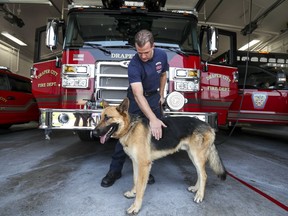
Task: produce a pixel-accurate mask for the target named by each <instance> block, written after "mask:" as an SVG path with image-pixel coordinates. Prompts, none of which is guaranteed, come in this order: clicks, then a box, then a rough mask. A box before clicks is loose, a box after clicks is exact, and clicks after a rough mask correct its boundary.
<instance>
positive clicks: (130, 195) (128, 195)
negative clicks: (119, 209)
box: [124, 190, 136, 199]
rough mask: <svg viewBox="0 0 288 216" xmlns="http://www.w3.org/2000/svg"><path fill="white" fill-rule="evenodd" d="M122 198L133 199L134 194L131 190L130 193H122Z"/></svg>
mask: <svg viewBox="0 0 288 216" xmlns="http://www.w3.org/2000/svg"><path fill="white" fill-rule="evenodd" d="M124 196H125V197H126V198H128V199H131V198H134V197H135V196H136V193H135V192H134V191H133V190H132V191H127V192H126V193H124Z"/></svg>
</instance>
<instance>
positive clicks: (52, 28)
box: [46, 19, 59, 50]
mask: <svg viewBox="0 0 288 216" xmlns="http://www.w3.org/2000/svg"><path fill="white" fill-rule="evenodd" d="M58 24H59V21H58V20H55V19H53V20H51V21H49V22H48V23H47V27H46V46H47V47H48V48H49V49H50V50H52V49H56V48H57V40H58V26H59V25H58Z"/></svg>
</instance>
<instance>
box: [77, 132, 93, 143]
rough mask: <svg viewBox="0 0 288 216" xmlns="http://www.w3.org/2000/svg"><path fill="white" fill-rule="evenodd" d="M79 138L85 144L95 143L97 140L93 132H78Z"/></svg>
mask: <svg viewBox="0 0 288 216" xmlns="http://www.w3.org/2000/svg"><path fill="white" fill-rule="evenodd" d="M77 134H78V137H79V138H80V140H81V141H83V142H92V141H95V138H93V137H92V136H91V131H87V130H83V131H77Z"/></svg>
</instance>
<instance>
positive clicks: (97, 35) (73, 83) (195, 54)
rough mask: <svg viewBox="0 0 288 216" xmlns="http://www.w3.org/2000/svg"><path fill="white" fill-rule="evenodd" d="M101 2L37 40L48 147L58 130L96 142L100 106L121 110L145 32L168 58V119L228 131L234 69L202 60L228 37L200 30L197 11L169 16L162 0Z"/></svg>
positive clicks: (72, 13)
mask: <svg viewBox="0 0 288 216" xmlns="http://www.w3.org/2000/svg"><path fill="white" fill-rule="evenodd" d="M74 2H77V1H74ZM79 2H81V1H79ZM102 2H103V5H100V6H99V5H85V6H83V5H81V4H77V3H74V4H72V5H70V6H69V11H68V14H67V19H65V21H64V20H63V19H53V20H51V21H50V22H49V23H48V25H47V27H42V28H39V29H38V30H37V32H36V46H35V57H34V62H35V63H34V65H33V68H32V69H31V76H32V80H33V93H34V95H35V97H36V99H37V102H38V105H39V107H40V110H41V118H40V128H41V129H45V131H46V138H47V139H48V138H49V133H50V131H51V130H54V129H69V130H75V131H77V133H78V135H79V137H80V139H81V140H87V139H91V134H92V133H91V131H92V130H93V129H94V127H95V125H96V124H97V122H98V120H99V114H100V112H101V110H102V107H101V101H102V100H105V101H108V102H109V103H110V104H114V105H117V104H119V103H120V102H121V101H122V100H123V98H125V97H126V94H127V92H126V91H127V87H128V85H129V83H128V78H127V67H128V64H129V61H130V59H131V58H132V57H133V56H134V55H135V54H136V50H135V48H134V35H135V34H136V33H137V32H138V31H139V30H141V29H148V30H150V31H152V33H153V35H154V38H155V47H157V48H161V49H163V50H165V51H166V53H167V56H168V61H169V65H170V70H169V72H168V80H167V85H166V86H167V89H166V93H167V94H166V95H167V96H166V104H165V107H164V114H165V115H169V116H179V115H186V116H191V117H197V118H199V119H201V120H203V121H206V122H208V123H209V124H211V125H212V126H213V127H215V128H217V126H218V125H224V124H226V122H227V115H228V109H229V107H230V105H231V104H232V103H233V101H234V100H235V99H236V98H237V95H238V85H237V81H238V72H237V68H236V67H233V66H231V65H229V66H227V65H221V64H212V63H211V62H208V61H204V60H203V59H202V58H201V55H202V51H203V49H202V48H201V47H205V46H206V47H207V50H208V53H209V54H208V55H211V54H213V53H215V52H217V45H218V36H219V35H220V34H221V33H224V34H225V32H221V31H217V29H215V28H213V27H211V26H206V27H200V26H198V20H197V11H195V10H191V11H184V10H169V8H165V10H164V8H163V7H164V5H165V0H164V1H102ZM44 34H45V35H44ZM231 39H233V40H234V42H233V43H231V44H233V47H232V48H233V49H235V48H236V42H235V38H231ZM206 41H207V42H206ZM44 42H46V46H48V48H49V49H45V46H44V45H43V44H44ZM204 42H206V43H205V45H203V46H202V43H203V44H204ZM232 48H230V49H232ZM48 51H49V52H48ZM51 51H52V52H51Z"/></svg>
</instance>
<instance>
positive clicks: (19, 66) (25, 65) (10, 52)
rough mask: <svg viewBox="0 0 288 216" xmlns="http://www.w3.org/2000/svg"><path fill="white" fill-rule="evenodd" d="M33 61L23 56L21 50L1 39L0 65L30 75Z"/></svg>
mask: <svg viewBox="0 0 288 216" xmlns="http://www.w3.org/2000/svg"><path fill="white" fill-rule="evenodd" d="M32 64H33V62H32V61H31V60H29V59H28V58H26V57H25V56H23V55H22V54H21V53H20V50H19V49H17V48H15V47H13V46H11V45H9V44H7V43H6V42H4V41H2V40H0V66H5V67H8V68H9V69H10V70H11V71H12V72H13V73H16V74H20V75H22V76H26V77H30V68H31V66H32Z"/></svg>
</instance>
